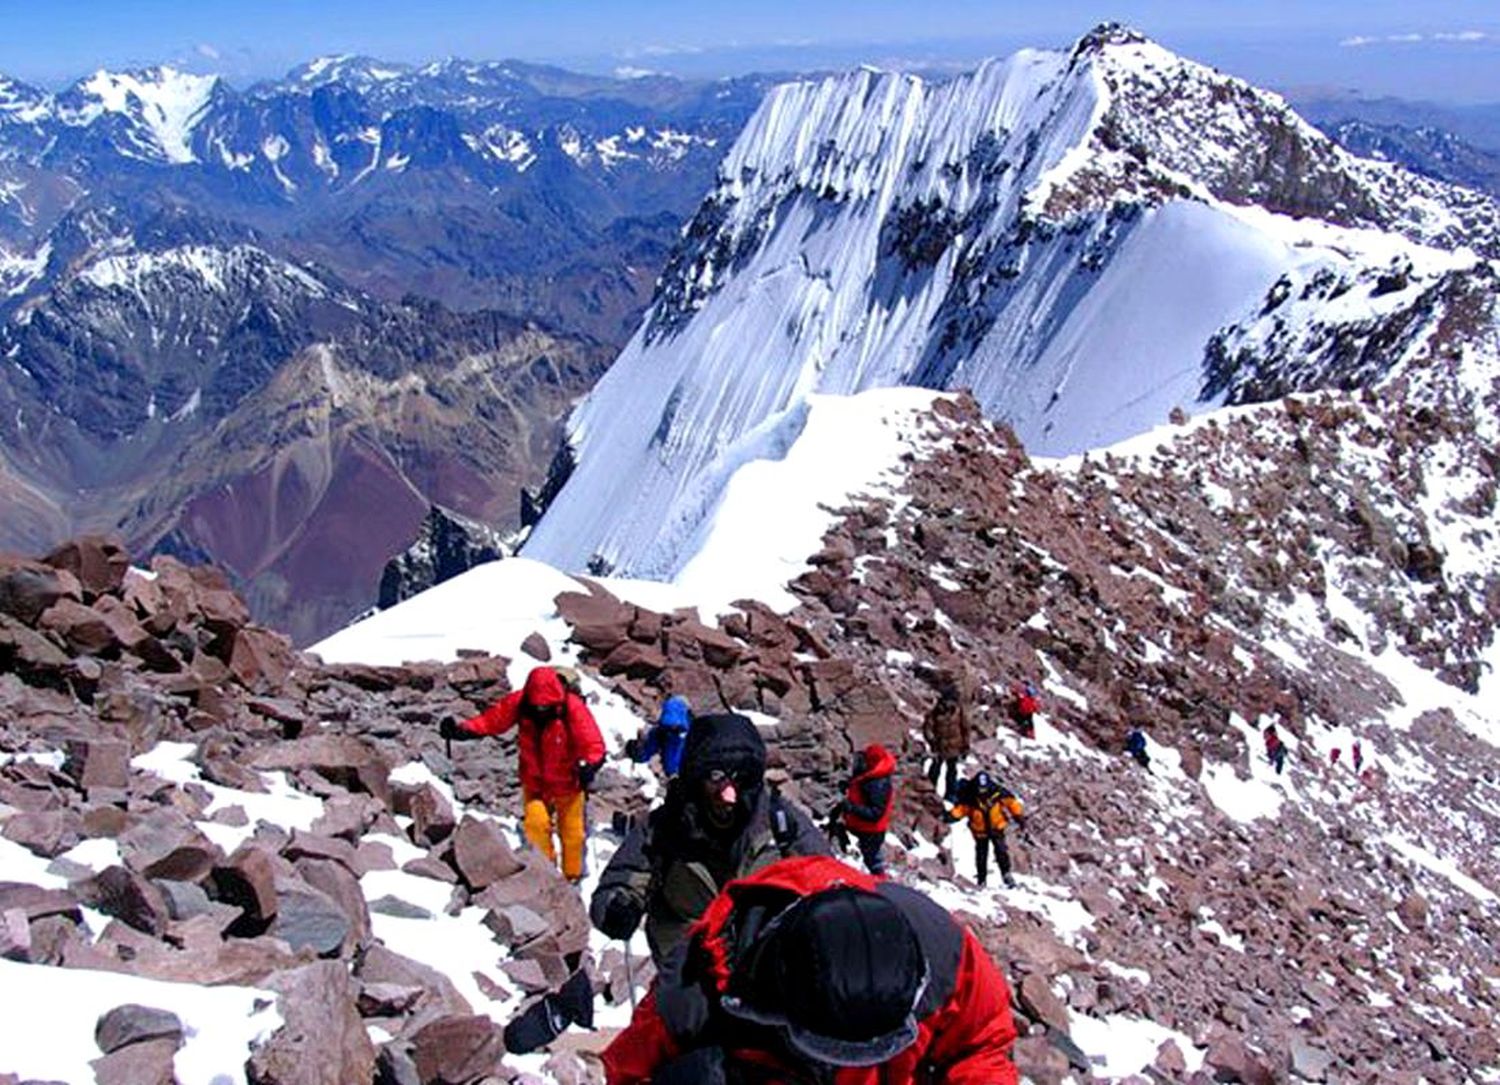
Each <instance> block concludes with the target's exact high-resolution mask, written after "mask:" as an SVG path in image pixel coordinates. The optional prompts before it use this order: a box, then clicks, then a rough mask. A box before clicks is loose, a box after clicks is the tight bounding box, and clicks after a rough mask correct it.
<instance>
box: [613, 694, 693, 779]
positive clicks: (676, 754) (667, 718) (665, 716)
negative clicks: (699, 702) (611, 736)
mask: <svg viewBox="0 0 1500 1085" xmlns="http://www.w3.org/2000/svg"><path fill="white" fill-rule="evenodd" d="M692 725H693V712H692V709H691V708H689V707H688V703H687V699H686V698H684V697H679V696H677V695H676V694H673V695H672V696H671V697H668V698H667V699H666V701H665V702H663V703H662V706H661V715H659V716H658V717H657V718H656V722H655V723H654V724H652V725H651V727H650V728H649V729H648V730H647V731H646V734H645V737H643V738H633V739H631V740H630V741H629V742H627V743H625V752H626V753H627V754H628V755H629V756H630V758H631V759H632V760H634V761H638V762H646V761H650V760H651V759H652V758H653V757H655V756H657V755H658V754H660V755H661V767H662V771H663V772H665V773H666V774H667V776H668V777H672V776H676V775H677V770H678V769H679V768H681V767H682V749H683V747H684V746H686V745H687V735H688V729H689V728H690V727H692Z"/></svg>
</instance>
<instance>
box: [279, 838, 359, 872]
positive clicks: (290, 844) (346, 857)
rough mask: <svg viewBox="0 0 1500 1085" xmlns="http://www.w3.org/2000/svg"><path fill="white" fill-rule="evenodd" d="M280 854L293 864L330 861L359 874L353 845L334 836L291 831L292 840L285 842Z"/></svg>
mask: <svg viewBox="0 0 1500 1085" xmlns="http://www.w3.org/2000/svg"><path fill="white" fill-rule="evenodd" d="M281 854H282V855H284V856H285V857H286V858H287V859H290V860H292V861H293V862H296V861H297V860H299V859H330V860H332V861H334V862H336V863H340V864H342V865H343V866H344V867H345V868H346V869H347V870H350V871H353V872H355V873H360V872H361V870H360V862H359V853H358V852H357V851H356V850H355V847H354V845H353V844H351V843H349V841H347V840H341V839H339V838H338V837H336V836H322V835H320V834H318V833H312V832H306V831H304V830H302V829H293V830H292V838H291V840H289V841H287V845H286V847H284V848H282V849H281Z"/></svg>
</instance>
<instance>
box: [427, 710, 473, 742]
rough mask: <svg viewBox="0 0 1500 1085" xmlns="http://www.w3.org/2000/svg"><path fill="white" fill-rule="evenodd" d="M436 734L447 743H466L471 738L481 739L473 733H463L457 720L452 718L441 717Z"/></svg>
mask: <svg viewBox="0 0 1500 1085" xmlns="http://www.w3.org/2000/svg"><path fill="white" fill-rule="evenodd" d="M438 734H439V735H440V736H441V737H442V738H444V739H446V740H448V741H453V740H454V739H457V740H458V741H459V742H467V741H469V739H471V738H480V737H482V736H480V735H476V734H475V733H474V732H473V731H465V730H464V729H463V728H462V727H460V726H459V725H458V720H456V719H455V718H454V717H452V716H444V717H443V719H442V722H441V723H439V724H438Z"/></svg>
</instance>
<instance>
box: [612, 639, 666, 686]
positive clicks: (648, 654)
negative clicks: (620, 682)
mask: <svg viewBox="0 0 1500 1085" xmlns="http://www.w3.org/2000/svg"><path fill="white" fill-rule="evenodd" d="M666 665H667V657H666V656H665V655H664V654H663V653H662V652H661V651H660V650H659V649H657V648H655V647H653V646H651V645H649V644H639V643H637V642H636V641H632V640H627V641H624V642H622V643H621V644H619V645H617V646H616V647H615V648H614V650H613V651H611V652H610V653H609V655H607V656H605V657H604V661H603V662H602V663H600V664H599V673H600V674H602V675H604V676H605V677H606V678H609V677H613V676H615V675H619V674H623V675H625V676H626V677H627V678H655V677H656V676H657V675H658V674H660V673H661V672H662V669H663V668H664V667H666Z"/></svg>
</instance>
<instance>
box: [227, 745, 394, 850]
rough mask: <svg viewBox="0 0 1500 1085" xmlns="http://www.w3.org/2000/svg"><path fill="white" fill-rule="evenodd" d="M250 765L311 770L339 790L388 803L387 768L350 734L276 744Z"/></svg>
mask: <svg viewBox="0 0 1500 1085" xmlns="http://www.w3.org/2000/svg"><path fill="white" fill-rule="evenodd" d="M250 765H251V767H252V768H257V769H262V770H267V769H284V770H288V771H292V772H297V771H300V770H302V769H312V770H313V771H314V772H316V773H318V774H319V775H320V776H322V777H323V778H324V779H327V780H329V781H331V782H332V783H335V784H337V785H338V786H339V787H342V788H345V789H347V790H349V791H363V792H366V793H368V794H370V795H372V796H374V797H375V799H376V800H378V801H379V802H380V804H381V805H382V806H387V807H388V806H389V805H390V802H391V787H390V767H389V766H388V765H387V764H386V763H385V760H384V758H382V757H381V756H380V753H379V751H378V750H376V749H375V747H374V746H371V745H370V744H369V743H367V742H364V741H362V740H360V739H358V738H355V737H354V736H352V735H328V734H324V735H312V736H310V737H307V738H299V739H295V740H293V741H290V742H282V743H278V744H277V745H275V746H270V747H267V748H265V749H263V750H261V751H260V752H259V753H257V754H256V755H255V756H254V757H253V758H251V760H250ZM330 835H342V834H338V833H335V834H330Z"/></svg>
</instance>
